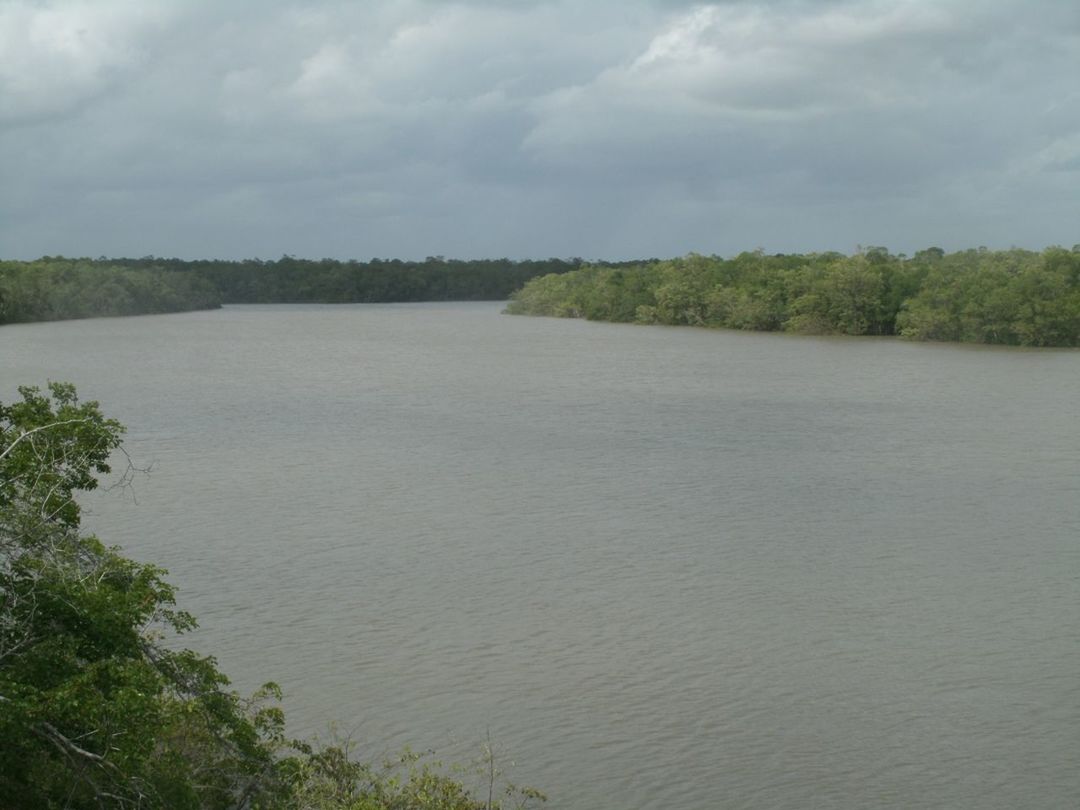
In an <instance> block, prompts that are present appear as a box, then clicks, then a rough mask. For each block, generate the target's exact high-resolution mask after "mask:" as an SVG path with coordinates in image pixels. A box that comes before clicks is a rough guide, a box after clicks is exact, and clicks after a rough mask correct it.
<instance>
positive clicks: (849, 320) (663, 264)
mask: <svg viewBox="0 0 1080 810" xmlns="http://www.w3.org/2000/svg"><path fill="white" fill-rule="evenodd" d="M506 298H511V299H512V300H511V303H510V306H509V307H508V311H509V312H511V313H515V314H531V315H556V316H562V317H581V318H589V319H593V320H607V321H623V322H637V323H660V324H673V325H695V326H718V327H727V328H733V329H752V330H764V331H777V330H783V331H789V332H799V333H806V334H848V335H899V336H901V337H905V338H910V339H913V340H942V341H962V342H969V343H999V344H1008V345H1024V346H1077V345H1080V246H1076V247H1074V248H1073V249H1072V250H1067V249H1065V248H1060V247H1052V248H1047V249H1046V250H1044V251H1042V252H1035V251H1028V250H1018V249H1013V250H1001V251H991V250H987V249H985V248H979V249H977V250H965V251H959V252H956V253H948V254H947V253H945V252H944V251H942V250H941V249H939V248H929V249H927V250H922V251H919V252H918V253H916V254H915V255H914V256H911V257H907V256H904V255H894V254H890V253H889V251H888V250H886V249H884V248H877V247H872V248H867V249H865V250H860V251H859V252H858V253H856V254H854V255H851V256H846V255H843V254H840V253H810V254H776V255H765V254H764V253H763V252H762V251H756V252H753V253H741V254H739V255H738V256H736V257H734V258H731V259H723V258H720V257H718V256H699V255H695V254H691V255H689V256H686V257H683V258H677V259H669V260H665V261H659V260H656V259H650V260H646V261H636V262H599V263H592V264H585V263H584V262H583V261H582V260H581V259H565V260H564V259H547V260H543V261H512V260H510V259H492V260H473V261H459V260H454V259H444V258H443V257H441V256H440V257H429V258H428V259H426V260H424V261H422V262H406V261H401V260H398V259H392V260H391V259H385V260H384V259H372V260H371V261H368V262H359V261H346V262H343V261H338V260H335V259H321V260H318V261H315V260H307V259H297V258H294V257H291V256H283V257H282V258H280V259H277V260H274V261H262V260H258V259H251V260H245V261H220V260H197V261H185V260H181V259H162V258H156V257H153V256H148V257H144V258H140V259H104V258H102V259H95V260H92V259H65V258H62V257H49V256H46V257H44V258H42V259H39V260H37V261H33V262H16V261H6V262H0V324H3V323H18V322H24V321H38V320H59V319H64V318H83V317H91V316H98V315H134V314H143V313H155V312H176V311H181V310H190V309H207V308H213V307H217V306H220V305H221V304H223V303H226V304H248V303H261V304H274V303H369V302H391V301H447V300H449V301H464V300H504V299H506Z"/></svg>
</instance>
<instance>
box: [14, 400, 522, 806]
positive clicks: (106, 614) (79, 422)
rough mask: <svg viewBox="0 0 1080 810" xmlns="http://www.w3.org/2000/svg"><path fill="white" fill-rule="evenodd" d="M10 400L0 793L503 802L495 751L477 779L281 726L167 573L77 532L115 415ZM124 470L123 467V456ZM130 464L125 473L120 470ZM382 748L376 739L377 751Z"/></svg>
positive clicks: (173, 801)
mask: <svg viewBox="0 0 1080 810" xmlns="http://www.w3.org/2000/svg"><path fill="white" fill-rule="evenodd" d="M19 392H20V394H21V399H20V400H18V401H15V402H13V403H11V404H4V403H0V807H2V808H12V810H14V808H20V809H21V810H61V808H62V809H63V810H103V808H133V809H134V808H140V810H500V809H501V810H508V808H523V807H525V806H526V805H529V804H531V803H533V802H534V801H542V800H543V795H542V794H540V793H539V792H538V791H536V790H533V789H529V788H517V787H514V786H512V785H508V784H505V783H503V782H502V781H501V780H500V778H499V776H498V771H497V767H496V762H495V759H494V754H493V753H492V751H491V749H490V743H489V745H488V747H487V749H486V750H485V754H486V758H485V759H484V760H483V761H482V762H481V763H480V765H481V768H480V771H479V772H477V771H474V776H473V778H472V779H471V780H470V779H467V778H466V777H464V776H463V775H462V773H461V772H460V771H459V772H457V773H453V774H452V773H451V771H450V770H448V769H443V768H441V767H440V766H438V765H437V764H435V763H433V762H431V761H430V759H429V758H425V757H418V756H415V755H413V754H411V753H409V752H405V753H403V754H402V755H401V756H398V757H395V758H392V759H391V760H390V761H375V762H372V761H368V760H365V759H364V758H363V756H358V755H357V753H358V751H357V747H356V746H355V745H353V744H351V743H349V742H348V741H344V742H333V743H331V744H320V743H318V742H310V741H303V740H292V739H289V738H288V737H287V736H286V734H285V718H284V714H283V713H282V711H281V708H280V707H279V705H278V699H279V698H280V690H279V689H278V688H277V686H275V685H274V684H273V683H268V684H266V685H265V686H264V687H263V688H261V689H260V690H258V691H257V692H256V693H255V694H254V695H252V696H251V697H248V698H245V697H241V696H240V695H238V694H237V693H235V692H234V691H232V690H230V689H229V681H228V678H227V677H226V676H225V675H224V674H223V673H222V672H221V670H220V669H219V668H218V665H217V662H216V661H215V660H214V658H212V657H210V656H206V655H201V654H198V653H195V652H192V651H190V650H183V649H179V648H178V646H177V645H176V643H175V639H174V637H175V635H176V634H177V633H183V632H185V631H187V630H190V629H192V628H194V627H195V619H194V618H193V617H192V616H191V615H190V614H188V613H186V612H184V611H182V610H178V609H177V607H176V604H175V602H176V599H175V591H174V589H173V587H172V586H171V585H169V583H168V582H167V581H166V580H165V573H166V572H165V571H164V570H162V569H161V568H158V567H156V566H154V565H149V564H145V563H141V562H136V561H134V560H131V559H129V558H127V557H125V556H124V555H123V554H122V553H121V551H120V550H119V549H117V548H114V547H109V546H107V545H106V544H105V543H103V542H102V541H101V540H99V539H98V538H97V537H94V536H91V535H87V534H85V533H83V532H82V531H81V529H80V508H79V504H78V502H77V500H76V497H75V496H76V494H77V493H78V492H81V491H86V490H91V489H94V488H95V487H96V486H97V485H98V480H99V476H102V475H105V474H107V473H109V472H110V464H114V463H115V462H116V461H117V460H119V462H120V463H121V464H125V463H126V462H128V459H127V456H126V455H124V453H123V452H122V446H121V439H122V435H123V432H124V429H123V427H122V426H121V425H120V424H119V423H117V422H116V421H115V420H112V419H107V418H106V417H105V416H104V415H103V414H102V413H101V410H100V408H99V406H98V404H97V403H96V402H82V401H80V400H79V398H78V395H77V393H76V391H75V388H74V387H73V386H71V385H70V384H65V383H52V384H50V385H49V388H48V391H46V392H43V391H42V390H40V389H39V388H36V387H23V388H20V389H19ZM128 472H130V468H128ZM124 480H126V479H125V475H121V477H120V479H119V481H120V482H123V481H124ZM376 750H378V749H376Z"/></svg>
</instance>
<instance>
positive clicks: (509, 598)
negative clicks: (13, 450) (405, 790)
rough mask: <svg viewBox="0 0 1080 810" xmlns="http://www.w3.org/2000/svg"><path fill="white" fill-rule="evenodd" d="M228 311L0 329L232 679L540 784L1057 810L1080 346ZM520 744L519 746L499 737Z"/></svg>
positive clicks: (1074, 772)
mask: <svg viewBox="0 0 1080 810" xmlns="http://www.w3.org/2000/svg"><path fill="white" fill-rule="evenodd" d="M499 309H500V307H499V306H498V305H495V304H444V305H435V304H424V305H381V306H339V307H318V306H288V307H229V308H226V309H224V310H222V311H219V312H209V313H190V314H184V315H170V316H154V317H145V318H130V319H117V320H91V321H79V322H68V323H54V324H35V325H27V326H6V327H4V328H3V329H2V330H0V359H2V364H0V399H3V400H5V401H6V400H10V399H11V398H12V397H13V396H14V388H15V386H16V385H17V384H20V383H28V382H39V383H40V382H43V381H44V380H45V379H46V378H50V379H63V380H71V381H73V382H75V383H76V384H77V385H78V386H79V389H80V391H81V393H82V394H83V395H84V396H85V397H90V398H96V399H100V400H101V401H102V403H103V406H104V409H105V411H106V412H107V413H108V414H109V415H111V416H115V417H117V418H119V419H120V420H121V421H123V422H124V423H125V424H127V425H128V427H129V431H130V432H129V435H128V442H127V447H128V449H129V451H130V452H131V454H132V455H133V456H134V458H135V459H136V460H137V461H139V462H141V463H144V464H145V463H150V462H153V472H152V474H151V475H150V476H149V477H148V478H142V479H139V480H138V481H137V482H136V486H135V490H134V494H135V495H136V497H137V503H133V502H132V499H131V497H130V496H129V495H123V494H118V493H112V494H111V495H110V494H105V493H102V494H99V495H97V496H95V497H94V498H93V499H91V500H90V502H89V505H90V507H91V508H92V510H93V514H92V515H91V516H90V517H89V518H88V523H89V524H90V525H91V526H92V527H93V528H94V529H95V530H97V531H98V532H99V533H100V534H101V535H102V536H103V537H104V538H106V539H107V540H108V541H110V542H115V543H119V544H121V545H123V546H124V547H125V548H126V549H127V550H128V552H129V553H131V554H132V555H134V556H136V557H138V558H141V559H146V560H152V561H154V562H158V563H160V564H162V565H164V566H166V567H167V568H169V569H170V571H171V580H172V581H173V582H175V583H176V584H177V585H179V587H180V589H181V590H180V593H181V599H182V603H183V606H184V607H185V608H187V609H189V610H191V611H193V612H194V613H195V614H196V615H198V616H199V618H200V621H201V623H202V629H201V630H200V631H199V632H198V633H197V634H195V635H194V636H192V637H191V638H190V639H189V640H188V642H189V643H190V644H193V645H194V646H197V647H198V648H200V649H205V650H206V651H212V652H214V653H215V654H217V655H218V656H219V658H220V660H221V662H222V665H223V667H224V668H225V669H226V671H228V672H230V673H231V674H232V675H233V676H234V679H235V681H236V683H237V685H238V687H240V688H241V689H245V690H247V689H251V688H253V687H254V686H256V685H257V684H259V683H260V682H261V681H263V680H265V679H268V678H273V679H275V680H277V681H279V682H281V683H282V684H283V686H284V687H285V689H286V692H287V694H288V698H287V708H288V709H289V712H290V719H291V721H292V723H293V725H294V726H295V730H296V731H297V732H300V733H307V732H316V731H325V729H326V728H327V726H328V724H330V723H337V724H338V726H339V727H340V728H341V729H342V730H344V731H349V732H352V733H354V735H355V736H356V737H357V738H358V739H360V740H362V741H367V742H368V744H369V745H370V746H371V748H370V750H371V752H372V753H373V754H379V753H383V752H387V751H392V750H394V749H395V748H397V747H398V746H400V745H402V744H405V743H411V744H413V745H414V746H415V747H418V748H427V747H435V748H438V749H439V750H440V753H442V754H444V755H446V756H449V757H451V758H453V757H460V758H464V759H469V758H471V757H474V756H475V755H476V754H477V753H478V751H479V743H480V741H481V740H482V738H483V737H484V735H485V733H486V731H487V730H488V729H490V731H491V734H492V737H493V738H494V739H495V740H496V742H497V745H498V747H499V748H501V749H502V750H503V751H504V752H505V754H504V764H505V765H506V767H507V770H508V771H509V775H510V777H511V778H512V779H513V780H514V781H517V782H524V783H527V784H536V785H539V786H542V787H544V788H546V789H547V790H548V791H549V793H550V794H551V796H552V801H551V804H550V806H552V807H554V808H580V809H581V810H586V809H588V810H592V809H593V808H606V807H612V808H615V807H620V808H626V807H634V808H664V809H665V810H672V808H688V809H689V808H705V807H725V808H728V807H730V808H743V807H745V808H760V807H770V808H800V810H802V809H803V808H815V807H816V808H869V807H905V808H907V807H964V808H966V807H971V808H980V809H983V808H1010V809H1011V808H1016V807H1025V808H1064V807H1076V806H1080V768H1077V762H1078V760H1080V631H1078V629H1077V628H1080V497H1077V495H1078V492H1080V429H1078V426H1080V352H1075V351H1041V352H1034V351H1021V350H990V349H980V348H970V347H958V346H945V345H912V344H906V343H901V342H896V341H891V340H875V339H858V340H851V339H826V338H823V339H814V338H791V337H787V336H783V335H760V334H743V333H734V332H719V331H704V330H700V331H699V330H689V329H665V328H659V327H652V328H641V327H629V326H618V325H611V324H592V323H584V322H580V321H561V320H547V319H529V318H511V317H506V316H501V315H500V314H499ZM510 760H513V761H514V762H515V763H516V764H515V765H514V767H512V768H511V767H510Z"/></svg>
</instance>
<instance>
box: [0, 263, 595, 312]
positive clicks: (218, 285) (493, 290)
mask: <svg viewBox="0 0 1080 810" xmlns="http://www.w3.org/2000/svg"><path fill="white" fill-rule="evenodd" d="M582 265H583V261H582V260H581V259H545V260H535V261H534V260H529V261H513V260H511V259H479V260H472V261H460V260H456V259H445V258H443V257H441V256H436V257H429V258H428V259H426V260H424V261H420V262H413V261H402V260H400V259H377V258H376V259H372V260H371V261H368V262H360V261H338V260H336V259H320V260H317V261H316V260H310V259H298V258H295V257H293V256H282V257H281V258H280V259H277V260H273V261H263V260H260V259H247V260H244V261H224V260H216V259H215V260H196V261H185V260H182V259H163V258H158V257H154V256H146V257H143V258H139V259H107V258H100V259H86V258H83V259H69V258H64V257H62V256H45V257H43V258H41V259H38V260H36V261H32V262H19V261H0V324H4V323H22V322H27V321H45V320H63V319H67V318H87V317H95V316H108V315H141V314H149V313H157V312H178V311H184V310H193V309H213V308H216V307H219V306H221V305H222V304H292V303H324V304H338V303H380V302H396V301H482V300H488V301H503V300H505V299H507V298H508V297H509V296H510V293H511V292H513V291H514V290H516V289H518V288H520V287H521V286H522V285H523V284H525V282H526V281H528V280H529V279H532V278H535V277H537V276H542V275H549V274H552V273H565V272H568V271H570V270H575V269H577V268H578V267H581V266H582ZM611 266H615V265H611Z"/></svg>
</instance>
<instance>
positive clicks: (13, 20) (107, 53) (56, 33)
mask: <svg viewBox="0 0 1080 810" xmlns="http://www.w3.org/2000/svg"><path fill="white" fill-rule="evenodd" d="M169 17H170V13H169V9H168V6H167V5H159V4H150V3H139V2H137V1H132V0H129V1H128V2H123V1H122V0H112V1H109V0H106V1H105V2H97V3H91V2H79V3H46V4H41V3H33V2H26V1H25V0H24V1H22V2H19V1H16V2H7V3H4V4H3V5H0V54H2V56H0V121H6V122H8V123H20V122H27V121H34V120H38V119H41V118H47V117H50V116H57V115H63V114H65V113H68V112H70V111H71V110H73V109H76V108H78V107H79V106H80V105H82V104H84V103H86V102H87V101H89V100H90V99H92V98H94V97H95V96H97V95H99V94H100V93H102V92H104V91H106V90H107V89H109V87H110V86H111V85H113V84H114V83H116V82H118V81H120V80H121V79H122V78H123V77H124V75H125V74H130V73H131V72H132V71H134V70H136V69H137V68H138V67H139V66H140V65H141V64H143V63H144V62H145V60H146V58H147V53H146V49H145V47H144V46H143V45H142V44H141V41H142V40H143V38H144V37H145V36H146V34H147V33H148V32H149V31H151V30H154V29H158V28H160V27H162V26H163V25H165V24H166V22H167V21H168V19H169Z"/></svg>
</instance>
